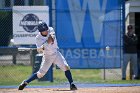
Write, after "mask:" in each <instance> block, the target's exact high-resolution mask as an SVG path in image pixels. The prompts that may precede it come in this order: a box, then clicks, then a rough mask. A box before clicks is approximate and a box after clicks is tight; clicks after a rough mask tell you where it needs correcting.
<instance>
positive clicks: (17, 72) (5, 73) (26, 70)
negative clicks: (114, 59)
mask: <svg viewBox="0 0 140 93" xmlns="http://www.w3.org/2000/svg"><path fill="white" fill-rule="evenodd" d="M53 72H54V74H53V77H54V82H38V80H35V81H33V82H32V83H31V84H30V85H44V86H47V85H56V84H61V83H65V82H67V79H66V78H65V75H64V72H63V71H61V70H60V69H54V70H53ZM71 72H72V75H73V78H74V81H75V82H78V83H112V84H116V83H119V84H124V83H133V84H134V83H140V80H126V81H122V80H102V79H101V75H100V74H101V70H99V69H98V70H95V69H82V70H81V69H72V70H71ZM31 74H32V67H31V66H23V65H12V66H0V85H19V84H20V83H21V82H22V81H23V80H24V79H27V78H28V77H29V76H30V75H31Z"/></svg>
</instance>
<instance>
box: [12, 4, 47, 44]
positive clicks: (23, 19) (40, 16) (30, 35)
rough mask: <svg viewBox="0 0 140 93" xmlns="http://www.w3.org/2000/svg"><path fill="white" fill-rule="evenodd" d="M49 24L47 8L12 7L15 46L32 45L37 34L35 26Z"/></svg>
mask: <svg viewBox="0 0 140 93" xmlns="http://www.w3.org/2000/svg"><path fill="white" fill-rule="evenodd" d="M41 21H44V22H46V23H47V24H49V7H48V6H13V39H14V44H15V45H33V44H35V37H36V35H37V33H38V30H37V25H38V24H39V22H41Z"/></svg>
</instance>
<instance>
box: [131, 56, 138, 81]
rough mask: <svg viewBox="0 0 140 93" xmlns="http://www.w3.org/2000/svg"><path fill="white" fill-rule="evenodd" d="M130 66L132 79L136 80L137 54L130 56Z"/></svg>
mask: <svg viewBox="0 0 140 93" xmlns="http://www.w3.org/2000/svg"><path fill="white" fill-rule="evenodd" d="M131 55H132V56H131V64H132V67H133V73H134V79H138V63H137V54H131Z"/></svg>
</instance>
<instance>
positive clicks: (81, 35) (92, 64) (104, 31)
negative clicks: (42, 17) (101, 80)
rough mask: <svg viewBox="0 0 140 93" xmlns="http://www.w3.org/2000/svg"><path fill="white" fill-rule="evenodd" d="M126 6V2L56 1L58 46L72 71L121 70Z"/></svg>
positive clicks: (117, 0)
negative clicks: (74, 69) (87, 69)
mask: <svg viewBox="0 0 140 93" xmlns="http://www.w3.org/2000/svg"><path fill="white" fill-rule="evenodd" d="M123 3H124V1H123V0H56V35H57V40H58V45H59V47H60V51H61V53H62V54H63V55H64V57H65V58H66V60H67V61H68V64H69V65H70V66H71V68H119V67H120V66H121V46H122V43H121V41H122V40H121V39H122V38H121V37H122V31H123V12H124V11H123V9H124V7H123ZM107 46H109V48H108V47H107ZM106 47H107V48H106Z"/></svg>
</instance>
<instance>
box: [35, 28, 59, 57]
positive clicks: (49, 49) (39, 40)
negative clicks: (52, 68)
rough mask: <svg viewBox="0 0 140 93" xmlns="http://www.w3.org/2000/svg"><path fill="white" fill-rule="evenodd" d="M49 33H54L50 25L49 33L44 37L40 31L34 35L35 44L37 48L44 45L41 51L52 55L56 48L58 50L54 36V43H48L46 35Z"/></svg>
mask: <svg viewBox="0 0 140 93" xmlns="http://www.w3.org/2000/svg"><path fill="white" fill-rule="evenodd" d="M51 33H54V34H55V32H54V29H53V28H52V27H49V33H48V35H47V36H46V37H44V36H42V35H41V33H40V32H39V33H38V35H37V36H36V46H37V48H42V47H44V51H43V53H44V54H47V55H52V54H54V53H56V52H57V50H58V45H57V40H56V38H54V43H53V44H48V43H47V40H48V37H49V35H50V34H51Z"/></svg>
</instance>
